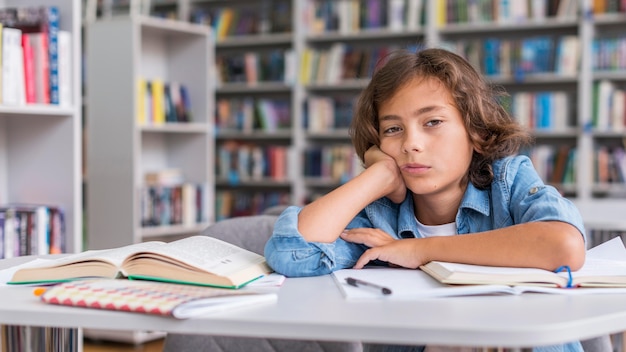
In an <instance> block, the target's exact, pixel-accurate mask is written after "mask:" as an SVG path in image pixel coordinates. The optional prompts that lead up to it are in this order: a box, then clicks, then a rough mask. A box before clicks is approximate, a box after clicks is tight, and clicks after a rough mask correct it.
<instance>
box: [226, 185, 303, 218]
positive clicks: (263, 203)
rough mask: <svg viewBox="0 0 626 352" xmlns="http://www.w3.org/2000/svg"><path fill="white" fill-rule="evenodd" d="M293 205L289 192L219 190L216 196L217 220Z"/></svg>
mask: <svg viewBox="0 0 626 352" xmlns="http://www.w3.org/2000/svg"><path fill="white" fill-rule="evenodd" d="M289 204H293V203H292V200H291V193H290V192H288V191H278V190H273V191H266V192H259V191H245V190H219V191H217V192H216V194H215V220H216V221H219V220H223V219H228V218H232V217H237V216H248V215H258V214H262V213H263V212H264V211H265V210H267V209H269V208H271V207H274V206H279V205H289Z"/></svg>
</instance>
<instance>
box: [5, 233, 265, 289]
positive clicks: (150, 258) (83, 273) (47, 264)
mask: <svg viewBox="0 0 626 352" xmlns="http://www.w3.org/2000/svg"><path fill="white" fill-rule="evenodd" d="M271 272H272V270H271V269H270V267H269V266H268V265H267V263H266V261H265V258H264V257H263V256H261V255H259V254H257V253H254V252H251V251H248V250H246V249H243V248H240V247H237V246H235V245H232V244H230V243H227V242H224V241H221V240H219V239H216V238H213V237H208V236H191V237H186V238H183V239H180V240H177V241H173V242H169V243H165V242H159V241H151V242H143V243H136V244H132V245H128V246H124V247H119V248H113V249H104V250H91V251H85V252H82V253H77V254H70V255H67V256H62V257H60V258H58V259H56V258H55V259H52V260H45V261H36V262H34V263H33V264H32V265H28V264H27V265H24V266H22V267H21V268H19V269H18V270H17V271H15V273H14V274H13V276H12V277H11V279H10V280H9V282H8V284H33V283H53V282H63V281H72V280H76V279H84V278H108V279H113V278H135V279H142V280H152V281H164V282H172V283H184V284H192V285H204V286H215V287H225V288H240V287H243V286H245V285H246V284H248V283H249V282H251V281H254V280H256V279H258V278H260V277H263V276H265V275H268V274H269V273H271Z"/></svg>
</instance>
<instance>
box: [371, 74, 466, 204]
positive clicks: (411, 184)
mask: <svg viewBox="0 0 626 352" xmlns="http://www.w3.org/2000/svg"><path fill="white" fill-rule="evenodd" d="M378 116H379V127H380V128H379V131H380V132H379V134H380V149H381V150H382V151H383V152H385V153H386V154H388V155H390V156H391V157H393V158H394V159H395V161H396V163H397V165H398V167H399V168H400V171H401V172H402V177H403V178H404V182H405V183H406V186H407V188H408V189H410V190H411V191H412V192H413V193H414V194H415V196H417V197H421V196H430V195H437V196H443V197H444V199H450V197H452V198H459V197H460V196H462V194H463V192H464V190H465V186H466V184H465V183H463V182H464V180H465V175H466V174H467V171H468V169H469V165H470V161H471V159H472V152H473V150H474V149H473V146H472V143H471V141H470V139H469V136H468V134H467V130H466V129H465V125H464V123H463V118H462V117H461V113H460V112H459V110H458V109H457V108H456V107H455V105H454V103H453V99H452V96H451V95H450V93H449V92H448V90H447V89H446V88H445V87H444V86H443V85H442V84H441V83H440V82H439V81H437V80H435V79H433V78H427V79H421V78H417V79H414V80H412V81H410V82H409V83H408V84H406V85H405V86H403V87H401V88H400V89H399V90H398V91H397V92H396V93H395V95H394V96H392V98H391V99H389V100H388V101H386V102H384V103H383V104H382V105H381V106H380V109H379V111H378ZM459 192H460V193H459Z"/></svg>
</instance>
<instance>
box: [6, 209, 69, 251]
mask: <svg viewBox="0 0 626 352" xmlns="http://www.w3.org/2000/svg"><path fill="white" fill-rule="evenodd" d="M65 249H66V248H65V216H64V213H63V210H62V209H60V208H58V207H55V206H48V205H35V204H9V205H2V206H0V258H14V257H19V256H23V255H42V254H58V253H63V252H65Z"/></svg>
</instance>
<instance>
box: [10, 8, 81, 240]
mask: <svg viewBox="0 0 626 352" xmlns="http://www.w3.org/2000/svg"><path fill="white" fill-rule="evenodd" d="M41 5H46V6H57V7H58V9H59V14H60V19H61V20H60V22H59V26H60V28H59V29H60V30H63V31H68V32H70V33H71V36H72V47H71V62H72V64H71V71H72V72H71V75H72V82H71V85H72V86H71V100H72V103H71V105H69V106H63V107H59V106H57V105H41V104H39V105H20V106H10V105H1V104H0V204H5V203H33V204H48V205H56V206H59V207H61V208H62V209H63V211H64V213H65V226H66V232H65V234H66V237H65V239H64V240H65V251H66V252H79V251H81V250H82V173H81V156H82V147H81V125H82V122H81V94H80V91H81V89H80V76H81V70H80V67H81V65H80V46H81V41H80V38H81V32H80V21H81V18H80V13H81V12H80V8H81V5H80V0H47V1H41V0H3V1H0V7H2V8H6V7H24V6H41Z"/></svg>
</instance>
